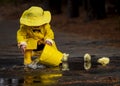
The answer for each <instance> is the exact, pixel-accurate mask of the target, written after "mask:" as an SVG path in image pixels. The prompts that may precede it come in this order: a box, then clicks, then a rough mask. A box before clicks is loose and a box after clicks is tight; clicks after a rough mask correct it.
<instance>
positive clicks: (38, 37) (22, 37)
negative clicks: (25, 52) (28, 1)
mask: <svg viewBox="0 0 120 86" xmlns="http://www.w3.org/2000/svg"><path fill="white" fill-rule="evenodd" d="M36 29H37V30H38V31H35V32H34V30H36ZM45 40H51V41H52V42H53V46H54V47H56V46H55V43H54V33H53V31H52V30H51V27H50V25H49V24H45V25H43V26H40V27H39V28H33V27H30V26H25V25H21V26H20V29H19V30H18V31H17V41H18V44H20V43H22V42H25V43H26V44H27V48H26V49H37V44H39V45H40V44H44V42H45Z"/></svg>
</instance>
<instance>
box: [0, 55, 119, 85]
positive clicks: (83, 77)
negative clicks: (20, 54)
mask: <svg viewBox="0 0 120 86" xmlns="http://www.w3.org/2000/svg"><path fill="white" fill-rule="evenodd" d="M110 59H111V60H110V64H108V65H107V66H105V67H103V66H101V65H100V64H98V63H97V62H96V60H97V59H96V58H95V57H92V62H91V63H92V66H91V68H90V69H89V70H85V69H84V66H83V65H84V62H83V58H82V57H74V59H73V58H69V60H68V62H65V63H64V64H66V65H67V66H66V67H65V69H64V68H63V67H62V66H60V67H46V68H43V69H36V70H33V69H24V68H23V66H22V64H20V63H21V62H22V59H17V60H16V59H8V60H5V59H0V86H46V85H49V86H50V85H53V86H64V85H69V86H120V64H119V63H120V58H119V57H110ZM7 62H9V64H8V65H6V63H7Z"/></svg>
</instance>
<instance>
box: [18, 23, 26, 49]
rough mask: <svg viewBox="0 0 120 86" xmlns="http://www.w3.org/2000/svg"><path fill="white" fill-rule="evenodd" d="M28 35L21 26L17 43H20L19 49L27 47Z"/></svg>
mask: <svg viewBox="0 0 120 86" xmlns="http://www.w3.org/2000/svg"><path fill="white" fill-rule="evenodd" d="M26 35H27V32H26V30H25V28H24V27H23V25H20V29H19V30H18V31H17V42H18V47H19V46H20V45H27V43H26Z"/></svg>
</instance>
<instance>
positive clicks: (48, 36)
mask: <svg viewBox="0 0 120 86" xmlns="http://www.w3.org/2000/svg"><path fill="white" fill-rule="evenodd" d="M45 30H46V33H45V38H44V39H45V41H46V40H48V41H50V42H51V43H53V40H54V32H53V30H52V29H51V27H50V24H46V25H45Z"/></svg>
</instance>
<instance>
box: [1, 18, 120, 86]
mask: <svg viewBox="0 0 120 86" xmlns="http://www.w3.org/2000/svg"><path fill="white" fill-rule="evenodd" d="M54 28H55V27H54V26H53V31H54V33H55V41H56V44H57V47H58V49H59V50H60V51H61V52H64V53H69V54H70V56H69V60H68V62H66V63H65V64H66V65H67V68H68V70H65V71H63V70H62V68H61V67H53V68H52V67H48V68H44V69H36V70H32V69H29V70H24V68H23V64H22V62H23V55H22V54H21V52H20V50H19V49H18V48H17V42H16V32H17V30H18V29H19V21H18V20H0V86H48V85H52V86H64V85H69V86H120V78H119V77H120V67H119V66H120V64H119V63H120V48H119V47H116V46H109V45H108V43H111V44H112V43H116V42H118V43H120V41H115V40H88V39H87V38H81V37H79V35H77V34H71V33H67V32H63V31H59V30H57V29H54ZM85 53H89V54H91V56H92V60H93V61H92V67H91V69H90V70H87V71H86V70H85V69H84V61H83V56H84V54H85ZM103 56H107V57H110V60H111V61H110V64H109V65H107V66H106V67H102V66H101V65H100V64H97V62H96V61H97V59H98V58H100V57H103Z"/></svg>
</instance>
